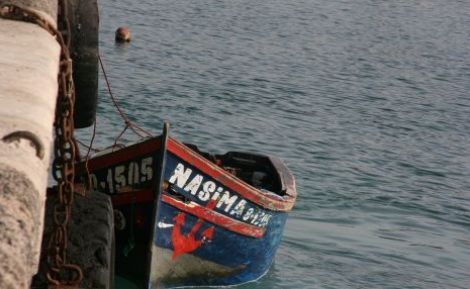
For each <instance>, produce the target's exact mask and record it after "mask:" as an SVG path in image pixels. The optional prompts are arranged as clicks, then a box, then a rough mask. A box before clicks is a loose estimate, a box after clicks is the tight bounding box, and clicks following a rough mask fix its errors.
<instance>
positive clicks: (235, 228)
mask: <svg viewBox="0 0 470 289" xmlns="http://www.w3.org/2000/svg"><path fill="white" fill-rule="evenodd" d="M161 196H162V201H163V202H165V203H167V204H169V205H171V206H173V207H175V208H177V209H180V210H181V211H183V212H186V213H189V214H191V215H194V216H196V217H198V218H201V219H204V220H206V221H208V222H211V223H213V224H215V225H217V226H219V227H222V228H224V229H227V230H229V231H232V232H235V233H238V234H242V235H245V236H250V237H254V238H260V237H262V236H263V235H264V232H265V230H266V229H265V228H262V227H257V226H253V225H250V224H246V223H243V222H241V221H238V220H234V219H232V218H229V217H227V216H224V215H222V214H220V213H218V212H216V211H213V210H212V209H210V208H207V207H203V206H201V205H199V204H197V203H194V202H190V203H184V202H181V201H179V200H177V199H174V198H172V197H171V196H169V195H166V194H162V195H161Z"/></svg>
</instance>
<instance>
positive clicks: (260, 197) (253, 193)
mask: <svg viewBox="0 0 470 289" xmlns="http://www.w3.org/2000/svg"><path fill="white" fill-rule="evenodd" d="M167 149H168V151H170V152H171V153H173V154H175V155H176V156H178V157H179V158H181V159H183V160H184V161H186V162H187V163H189V164H190V165H192V166H194V167H195V168H197V169H198V170H200V171H202V172H204V173H205V174H207V175H208V176H210V177H212V178H213V179H215V180H217V181H219V182H220V183H222V184H223V185H224V186H226V187H227V188H229V189H231V190H232V191H234V192H236V193H237V194H239V195H241V196H242V197H244V198H246V199H248V200H250V201H252V202H253V203H255V204H258V205H259V206H261V207H263V208H265V209H269V210H272V211H290V210H291V209H292V207H293V206H294V201H295V198H286V199H284V200H281V199H278V198H275V197H270V196H267V195H266V194H264V193H263V192H262V191H260V190H258V189H256V188H254V187H252V186H250V185H248V184H246V183H244V182H242V181H240V180H239V179H238V178H236V177H235V176H233V175H231V174H230V173H228V172H227V171H225V170H224V169H222V168H221V167H219V166H217V165H216V164H213V163H211V162H209V161H208V160H206V159H205V158H203V157H202V156H200V155H199V154H197V153H196V152H194V151H192V150H191V149H189V148H188V147H186V146H185V145H183V144H181V143H179V142H178V141H177V140H175V139H173V138H169V139H168V147H167Z"/></svg>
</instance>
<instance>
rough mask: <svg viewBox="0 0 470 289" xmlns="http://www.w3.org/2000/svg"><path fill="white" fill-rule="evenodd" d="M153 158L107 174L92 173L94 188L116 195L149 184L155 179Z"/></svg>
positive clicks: (122, 166)
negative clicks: (122, 190)
mask: <svg viewBox="0 0 470 289" xmlns="http://www.w3.org/2000/svg"><path fill="white" fill-rule="evenodd" d="M152 164H153V158H152V157H147V158H143V159H141V160H137V161H132V162H129V163H127V164H122V165H118V166H115V167H110V168H108V169H107V170H106V171H105V172H100V173H91V174H90V176H91V180H92V184H93V187H94V188H95V189H98V190H100V191H104V192H106V193H110V194H114V193H116V192H118V191H119V189H120V188H123V187H127V186H133V185H138V184H141V183H145V182H148V181H150V180H152V178H153V166H152Z"/></svg>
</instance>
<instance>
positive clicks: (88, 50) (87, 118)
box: [67, 0, 99, 128]
mask: <svg viewBox="0 0 470 289" xmlns="http://www.w3.org/2000/svg"><path fill="white" fill-rule="evenodd" d="M67 1H68V7H69V10H68V14H69V15H68V19H69V21H70V30H71V31H70V32H71V34H72V37H71V45H70V46H71V56H72V60H73V81H74V83H75V92H76V95H75V109H74V121H75V128H85V127H89V126H90V125H92V124H93V123H94V121H95V117H96V106H97V102H98V68H99V59H98V56H99V50H98V40H99V37H98V33H99V13H98V3H97V0H67Z"/></svg>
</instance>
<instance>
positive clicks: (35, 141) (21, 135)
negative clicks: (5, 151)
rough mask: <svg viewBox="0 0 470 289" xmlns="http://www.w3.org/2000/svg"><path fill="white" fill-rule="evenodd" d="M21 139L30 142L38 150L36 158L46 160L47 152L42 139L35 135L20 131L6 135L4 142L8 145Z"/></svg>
mask: <svg viewBox="0 0 470 289" xmlns="http://www.w3.org/2000/svg"><path fill="white" fill-rule="evenodd" d="M21 139H26V140H29V141H30V142H31V144H32V146H33V147H34V148H35V149H36V156H37V157H38V158H40V159H41V160H42V159H44V155H45V150H44V145H43V143H42V141H41V139H40V138H39V137H38V136H37V135H36V134H34V133H32V132H30V131H26V130H19V131H15V132H12V133H9V134H7V135H5V136H4V137H3V138H2V141H4V142H6V143H12V142H14V141H20V140H21Z"/></svg>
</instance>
